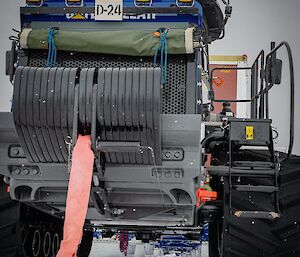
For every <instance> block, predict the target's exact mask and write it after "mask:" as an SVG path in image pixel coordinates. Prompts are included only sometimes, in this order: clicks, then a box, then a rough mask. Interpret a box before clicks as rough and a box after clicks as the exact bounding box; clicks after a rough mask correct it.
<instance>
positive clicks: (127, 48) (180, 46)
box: [20, 29, 193, 56]
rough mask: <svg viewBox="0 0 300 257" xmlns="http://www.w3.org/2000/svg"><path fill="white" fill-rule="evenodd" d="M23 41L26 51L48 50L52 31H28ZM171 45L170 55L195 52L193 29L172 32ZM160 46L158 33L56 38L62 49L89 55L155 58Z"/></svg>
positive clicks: (77, 34)
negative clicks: (157, 48)
mask: <svg viewBox="0 0 300 257" xmlns="http://www.w3.org/2000/svg"><path fill="white" fill-rule="evenodd" d="M187 32H188V33H187ZM20 42H21V46H22V47H23V48H29V49H48V30H46V29H45V30H28V29H27V31H25V30H24V31H23V32H22V33H21V38H20ZM167 42H168V54H186V53H191V52H192V51H193V33H192V30H191V29H187V30H185V29H170V30H169V32H168V34H167ZM160 43H161V40H160V37H159V35H157V33H156V34H155V30H153V31H150V30H146V31H142V30H127V31H126V30H123V31H93V32H91V31H88V32H78V31H63V30H60V31H59V32H58V33H57V34H56V35H55V45H56V47H57V49H58V50H63V51H75V52H88V53H103V54H116V55H131V56H153V55H154V54H155V50H156V47H157V46H159V45H160ZM187 48H188V49H187Z"/></svg>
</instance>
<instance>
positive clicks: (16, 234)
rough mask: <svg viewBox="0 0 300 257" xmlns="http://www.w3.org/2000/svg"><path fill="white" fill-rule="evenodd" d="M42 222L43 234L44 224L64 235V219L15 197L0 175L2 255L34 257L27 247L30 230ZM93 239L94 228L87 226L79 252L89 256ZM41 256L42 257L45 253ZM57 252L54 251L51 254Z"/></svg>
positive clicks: (0, 244) (52, 232) (0, 247)
mask: <svg viewBox="0 0 300 257" xmlns="http://www.w3.org/2000/svg"><path fill="white" fill-rule="evenodd" d="M47 223H48V224H47ZM41 224H42V227H41V234H42V235H43V234H44V233H43V231H42V230H43V228H44V229H45V228H47V230H49V231H50V232H51V235H54V234H55V233H57V234H58V235H59V238H60V239H61V238H62V230H63V222H62V220H61V219H59V218H56V217H53V216H49V215H48V214H45V213H43V212H41V211H38V210H37V209H34V208H33V207H30V206H27V205H26V204H23V203H20V202H17V201H13V200H11V198H10V195H9V193H8V192H7V185H6V184H5V183H4V182H3V177H2V176H0V256H1V257H31V255H30V254H28V251H27V250H28V249H31V247H32V240H31V237H30V231H32V229H33V230H35V229H36V228H37V226H38V225H41ZM27 232H29V233H27ZM92 242H93V232H92V231H89V230H85V231H84V232H83V237H82V240H81V244H80V246H79V248H78V252H77V256H78V257H88V256H89V254H90V251H91V247H92ZM26 249H27V250H26ZM39 256H40V257H42V256H43V254H42V255H39ZM54 256H55V255H53V256H52V255H51V257H54Z"/></svg>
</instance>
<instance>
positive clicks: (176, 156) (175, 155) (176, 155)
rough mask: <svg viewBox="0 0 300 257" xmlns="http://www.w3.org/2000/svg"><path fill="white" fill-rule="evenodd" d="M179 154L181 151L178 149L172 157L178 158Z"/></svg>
mask: <svg viewBox="0 0 300 257" xmlns="http://www.w3.org/2000/svg"><path fill="white" fill-rule="evenodd" d="M180 156H181V153H180V152H179V151H177V152H175V153H174V157H175V158H176V159H178V158H180Z"/></svg>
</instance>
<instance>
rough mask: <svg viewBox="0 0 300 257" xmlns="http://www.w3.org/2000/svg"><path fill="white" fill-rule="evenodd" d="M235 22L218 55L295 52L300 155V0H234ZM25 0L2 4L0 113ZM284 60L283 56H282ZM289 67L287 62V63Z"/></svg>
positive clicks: (278, 118) (284, 122)
mask: <svg viewBox="0 0 300 257" xmlns="http://www.w3.org/2000/svg"><path fill="white" fill-rule="evenodd" d="M231 3H232V5H233V15H232V19H231V20H229V22H228V25H227V30H226V36H225V39H223V40H221V41H218V42H216V43H213V45H212V47H211V48H210V53H211V54H214V55H241V54H247V55H248V57H249V63H251V62H252V61H253V60H254V59H255V56H256V55H257V53H258V52H259V51H260V50H261V49H262V48H264V49H266V50H268V49H269V47H270V45H269V43H270V41H276V42H280V41H282V40H286V41H288V42H289V43H290V44H291V46H292V50H293V54H294V64H295V74H296V78H295V79H296V96H295V98H296V112H295V118H296V127H295V133H296V136H295V147H294V153H296V154H298V155H300V87H299V86H300V15H299V12H300V1H299V0H285V1H282V0H231ZM21 5H24V1H22V0H1V2H0V111H9V110H10V99H11V95H12V86H11V84H10V83H9V80H8V77H6V76H5V52H6V51H7V50H9V49H10V41H9V40H8V37H9V36H10V35H11V34H12V32H11V28H16V29H19V27H20V22H19V9H18V7H19V6H21ZM279 57H281V55H280V56H279ZM284 64H286V62H284ZM287 72H288V70H287V69H285V70H284V73H283V77H284V78H285V79H284V80H283V84H282V85H281V86H277V87H276V88H274V89H273V90H272V93H271V97H270V98H271V99H270V102H271V117H272V119H273V123H274V125H275V127H277V128H278V130H279V133H280V138H279V146H281V147H287V145H288V132H289V130H288V122H289V116H288V103H289V84H288V83H289V81H288V79H287V77H288V76H287V75H288V73H287Z"/></svg>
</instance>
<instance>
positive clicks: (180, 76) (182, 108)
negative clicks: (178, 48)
mask: <svg viewBox="0 0 300 257" xmlns="http://www.w3.org/2000/svg"><path fill="white" fill-rule="evenodd" d="M46 60H47V52H46V51H38V50H30V53H29V63H28V65H29V66H33V67H46ZM187 63H188V56H187V55H169V56H168V66H167V82H168V83H167V84H166V85H164V87H163V88H162V92H161V99H162V113H164V114H184V113H186V92H185V91H186V90H185V88H186V86H187V84H188V85H189V86H190V87H191V88H194V85H195V83H196V82H195V81H191V80H192V79H191V80H190V81H189V82H188V81H187V77H188V76H187V73H188V66H187ZM191 65H193V66H195V64H194V63H191ZM57 66H58V67H81V68H94V67H99V68H142V67H154V65H153V58H152V57H134V56H118V55H103V54H89V53H78V52H65V51H62V52H58V54H57ZM190 67H192V66H190ZM193 73H194V72H193V71H191V73H189V75H192V76H193V77H194V75H193ZM193 77H192V78H193Z"/></svg>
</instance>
